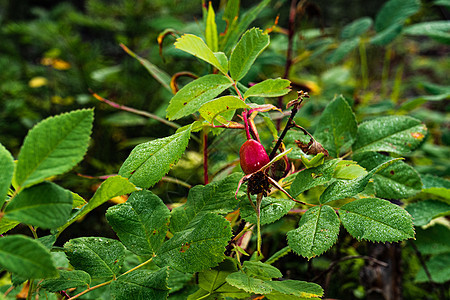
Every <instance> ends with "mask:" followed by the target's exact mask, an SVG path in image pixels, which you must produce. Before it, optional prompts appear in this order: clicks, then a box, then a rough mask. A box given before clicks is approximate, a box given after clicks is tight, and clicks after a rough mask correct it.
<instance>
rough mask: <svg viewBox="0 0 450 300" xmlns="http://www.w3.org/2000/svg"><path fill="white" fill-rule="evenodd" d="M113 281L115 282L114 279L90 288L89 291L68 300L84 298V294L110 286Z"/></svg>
mask: <svg viewBox="0 0 450 300" xmlns="http://www.w3.org/2000/svg"><path fill="white" fill-rule="evenodd" d="M113 280H114V279H111V280H110V281H106V282H103V283H100V284H97V285H95V286H92V287H90V288H88V289H86V290H84V291H82V292H81V293H79V294H76V295H75V296H73V297H70V298H69V299H68V300H73V299H77V298H78V297H80V296H83V295H84V294H86V293H89V292H90V291H93V290H95V289H98V288H100V287H102V286H105V285H108V284H110V283H111V282H113Z"/></svg>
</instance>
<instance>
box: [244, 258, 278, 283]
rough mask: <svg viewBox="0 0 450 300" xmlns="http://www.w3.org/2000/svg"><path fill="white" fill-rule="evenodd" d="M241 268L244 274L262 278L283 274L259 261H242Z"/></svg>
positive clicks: (268, 278)
mask: <svg viewBox="0 0 450 300" xmlns="http://www.w3.org/2000/svg"><path fill="white" fill-rule="evenodd" d="M242 269H243V270H244V272H245V274H247V275H249V276H251V277H255V278H260V279H263V280H270V279H272V278H281V277H283V274H281V272H280V270H278V269H277V268H275V267H273V266H271V265H269V264H265V263H263V262H260V261H244V264H243V268H242Z"/></svg>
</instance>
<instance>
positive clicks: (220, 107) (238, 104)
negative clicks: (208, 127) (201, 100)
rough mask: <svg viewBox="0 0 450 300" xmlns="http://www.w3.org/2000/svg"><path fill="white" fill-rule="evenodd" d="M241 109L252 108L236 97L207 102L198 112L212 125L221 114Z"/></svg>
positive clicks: (225, 97) (224, 97)
mask: <svg viewBox="0 0 450 300" xmlns="http://www.w3.org/2000/svg"><path fill="white" fill-rule="evenodd" d="M239 108H250V106H248V105H247V104H246V103H245V102H244V101H242V100H241V99H239V98H238V97H236V96H223V97H220V98H217V99H214V100H211V101H208V102H206V103H205V104H203V105H202V106H201V107H200V109H199V110H198V111H199V112H200V114H201V115H202V117H203V118H205V120H206V121H208V122H209V123H211V124H212V123H213V121H214V119H215V118H216V117H217V116H218V115H219V114H221V113H224V112H227V111H231V110H235V109H239Z"/></svg>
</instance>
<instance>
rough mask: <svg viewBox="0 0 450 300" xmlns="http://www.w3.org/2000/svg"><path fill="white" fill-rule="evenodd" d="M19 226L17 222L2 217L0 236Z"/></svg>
mask: <svg viewBox="0 0 450 300" xmlns="http://www.w3.org/2000/svg"><path fill="white" fill-rule="evenodd" d="M19 224H20V222H18V221H14V220H10V219H8V218H7V217H3V218H2V219H1V220H0V234H4V233H5V232H7V231H9V230H11V229H13V228H14V227H16V226H17V225H19Z"/></svg>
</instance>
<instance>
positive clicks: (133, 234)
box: [106, 190, 170, 256]
mask: <svg viewBox="0 0 450 300" xmlns="http://www.w3.org/2000/svg"><path fill="white" fill-rule="evenodd" d="M169 218H170V211H169V209H168V208H167V206H166V205H165V204H164V203H163V201H162V200H161V199H160V198H159V197H158V196H156V195H155V194H153V193H152V192H150V191H148V190H142V191H138V192H134V193H132V194H131V195H130V197H129V198H128V200H127V202H125V203H122V204H118V205H115V206H112V207H110V208H109V209H108V211H107V212H106V219H107V220H108V222H109V224H110V225H111V227H112V228H113V229H114V231H115V232H116V233H117V236H118V237H119V239H120V241H121V242H122V243H123V244H124V245H125V247H127V249H128V250H130V251H131V252H133V253H134V254H136V255H140V256H143V255H147V256H151V255H153V254H155V253H156V251H157V250H158V249H159V247H160V246H161V245H162V243H163V241H164V238H165V237H166V233H167V230H168V228H169Z"/></svg>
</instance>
